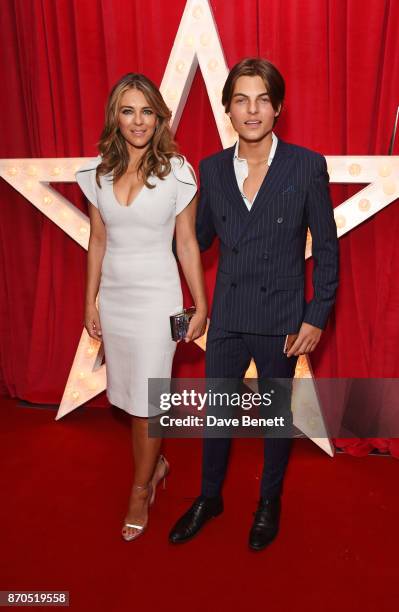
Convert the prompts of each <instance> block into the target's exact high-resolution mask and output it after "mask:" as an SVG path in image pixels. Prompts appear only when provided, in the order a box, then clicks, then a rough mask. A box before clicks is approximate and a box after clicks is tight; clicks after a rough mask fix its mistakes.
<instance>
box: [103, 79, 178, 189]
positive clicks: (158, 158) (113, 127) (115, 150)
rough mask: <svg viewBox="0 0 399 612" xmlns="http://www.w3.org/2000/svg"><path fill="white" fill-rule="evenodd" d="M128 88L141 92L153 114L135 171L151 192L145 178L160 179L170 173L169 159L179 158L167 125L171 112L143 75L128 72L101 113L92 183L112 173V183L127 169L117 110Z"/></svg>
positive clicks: (150, 82) (127, 161) (151, 187)
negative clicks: (148, 137) (150, 130)
mask: <svg viewBox="0 0 399 612" xmlns="http://www.w3.org/2000/svg"><path fill="white" fill-rule="evenodd" d="M129 89H138V90H139V91H141V92H142V93H143V94H144V96H145V98H146V100H147V102H148V104H149V106H151V108H152V109H153V110H154V112H155V114H156V115H157V124H156V128H155V132H154V134H153V136H152V138H151V141H150V146H149V147H148V149H147V150H146V152H145V153H144V155H143V156H142V158H141V160H140V163H139V165H138V168H137V171H138V173H140V174H141V175H142V177H143V180H144V184H145V185H146V186H147V187H149V188H150V189H153V188H154V187H155V185H151V184H150V183H149V182H148V179H149V177H150V176H151V175H155V176H157V177H158V178H160V179H164V178H165V177H166V176H168V174H169V173H170V171H171V164H170V158H171V157H175V156H177V157H179V158H180V159H181V161H183V157H182V156H181V155H179V154H178V149H177V144H176V142H175V141H174V139H173V136H172V132H171V129H170V126H169V121H170V118H171V115H172V113H171V111H170V110H169V108H168V107H167V106H166V104H165V101H164V99H163V97H162V95H161V92H160V91H159V89H158V87H157V86H156V85H155V84H154V83H153V82H152V81H151V80H150V79H148V78H147V77H146V76H144V74H140V73H136V72H130V73H128V74H126V75H125V76H123V77H122V78H121V79H120V80H119V81H118V82H117V83H116V84H115V85H114V87H113V88H112V90H111V93H110V95H109V98H108V101H107V106H106V110H105V124H104V128H103V131H102V134H101V137H100V141H99V142H98V150H99V152H100V155H101V157H102V161H101V163H100V164H99V165H98V166H97V170H96V181H97V184H98V186H99V187H101V185H100V176H103V175H104V174H108V173H109V172H113V180H114V181H117V180H118V178H120V177H121V176H122V175H123V174H124V173H125V172H126V170H127V167H128V164H129V153H128V149H127V145H126V141H125V139H124V137H123V136H122V134H121V133H120V130H119V125H118V117H119V110H120V107H121V103H120V101H121V98H122V96H123V94H124V93H125V92H126V91H128V90H129Z"/></svg>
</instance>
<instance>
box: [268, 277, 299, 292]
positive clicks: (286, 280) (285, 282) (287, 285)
mask: <svg viewBox="0 0 399 612" xmlns="http://www.w3.org/2000/svg"><path fill="white" fill-rule="evenodd" d="M274 286H275V287H276V289H282V290H290V289H304V287H305V277H304V276H279V278H276V280H275V281H274Z"/></svg>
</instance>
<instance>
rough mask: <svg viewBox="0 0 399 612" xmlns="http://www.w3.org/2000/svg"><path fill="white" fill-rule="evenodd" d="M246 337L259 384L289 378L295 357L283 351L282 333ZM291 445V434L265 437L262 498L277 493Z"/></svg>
mask: <svg viewBox="0 0 399 612" xmlns="http://www.w3.org/2000/svg"><path fill="white" fill-rule="evenodd" d="M245 337H246V342H247V344H248V345H249V346H250V348H251V351H252V354H253V357H254V360H255V363H256V368H257V370H258V379H259V381H260V383H259V384H260V385H262V384H264V383H265V382H266V381H267V380H268V379H270V378H286V379H292V378H293V377H294V375H295V367H296V363H297V360H298V357H295V356H293V357H287V356H286V355H285V354H284V353H283V348H284V342H285V336H261V335H257V334H256V335H255V334H250V335H247V334H246V335H245ZM287 385H288V386H289V387H290V389H291V387H292V380H291V381H290V382H289V381H288V380H287ZM288 395H289V396H288V397H285V398H284V401H285V404H287V403H288V402H289V401H290V393H289V394H288ZM286 407H287V408H288V406H286ZM291 446H292V438H290V437H289V438H265V441H264V465H263V474H262V480H261V491H260V492H261V497H262V499H264V500H265V499H272V498H274V497H276V496H278V495H280V493H281V491H282V486H283V480H284V475H285V472H286V469H287V465H288V460H289V455H290V451H291Z"/></svg>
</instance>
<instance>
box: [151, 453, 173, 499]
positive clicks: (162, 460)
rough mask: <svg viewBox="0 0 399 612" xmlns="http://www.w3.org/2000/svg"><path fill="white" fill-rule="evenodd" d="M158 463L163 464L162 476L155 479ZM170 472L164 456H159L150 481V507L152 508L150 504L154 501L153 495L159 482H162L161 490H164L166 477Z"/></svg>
mask: <svg viewBox="0 0 399 612" xmlns="http://www.w3.org/2000/svg"><path fill="white" fill-rule="evenodd" d="M160 463H163V466H164V470H163V473H162V476H159V477H157V475H156V472H157V467H158V465H159V464H160ZM169 472H170V464H169V462H168V461H167V459H166V457H165V456H164V455H159V459H158V463H157V466H156V468H155V473H154V476H153V477H152V480H151V485H152V494H151V499H150V506H152V504H153V503H154V501H155V493H156V490H157V486H158V484H159V483H160V481H161V480H163V488H164V489H165V488H166V477H167V475H168V474H169Z"/></svg>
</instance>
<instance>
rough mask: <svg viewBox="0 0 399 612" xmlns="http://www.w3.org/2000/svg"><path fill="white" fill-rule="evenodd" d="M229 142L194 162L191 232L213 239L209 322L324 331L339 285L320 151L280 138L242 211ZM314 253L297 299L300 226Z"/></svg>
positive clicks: (254, 329)
mask: <svg viewBox="0 0 399 612" xmlns="http://www.w3.org/2000/svg"><path fill="white" fill-rule="evenodd" d="M233 152H234V147H230V148H228V149H225V150H223V151H221V152H220V153H217V154H216V155H212V156H210V157H208V158H206V159H204V160H202V161H201V163H200V199H199V205H198V214H197V238H198V242H199V245H200V249H201V250H205V249H207V248H209V247H210V246H211V244H212V242H213V240H214V238H215V236H218V237H219V238H220V259H219V266H218V271H217V278H216V286H215V292H214V298H213V307H212V318H211V320H212V322H213V324H215V325H216V326H217V327H220V328H222V329H225V330H228V331H238V332H247V333H258V334H289V333H297V332H298V331H299V328H300V325H301V323H302V322H303V321H306V322H307V323H310V324H312V325H315V326H317V327H320V328H321V329H324V327H325V325H326V323H327V319H328V316H329V313H330V311H331V308H332V306H333V303H334V300H335V293H336V288H337V285H338V240H337V230H336V224H335V221H334V216H333V209H332V204H331V200H330V196H329V177H328V173H327V165H326V161H325V159H324V157H323V156H322V155H319V154H318V153H315V152H313V151H310V150H309V149H305V148H303V147H299V146H296V145H292V144H288V143H286V142H283V141H282V140H280V139H279V141H278V145H277V149H276V153H275V156H274V159H273V162H272V164H271V166H270V168H269V170H268V173H267V175H266V177H265V179H264V181H263V183H262V185H261V187H260V189H259V192H258V195H257V196H256V198H255V201H254V203H253V205H252V207H251V210H250V211H248V209H247V207H246V206H245V203H244V201H243V199H242V196H241V193H240V190H239V188H238V185H237V180H236V177H235V173H234V166H233ZM308 227H309V228H310V231H311V234H312V252H313V258H314V269H313V289H314V295H313V298H312V299H311V300H310V302H308V303H307V302H306V301H305V297H304V272H305V257H304V253H305V245H306V235H307V229H308Z"/></svg>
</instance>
